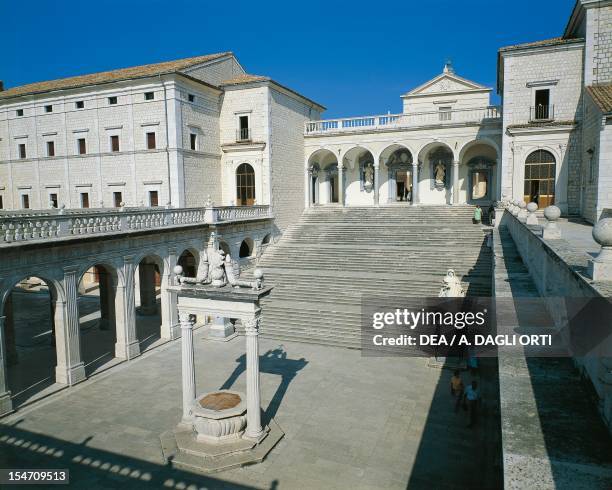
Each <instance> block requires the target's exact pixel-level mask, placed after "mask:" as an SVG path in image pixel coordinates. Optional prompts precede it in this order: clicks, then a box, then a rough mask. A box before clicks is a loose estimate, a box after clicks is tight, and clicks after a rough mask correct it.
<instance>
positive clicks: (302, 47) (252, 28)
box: [0, 0, 574, 117]
mask: <svg viewBox="0 0 612 490" xmlns="http://www.w3.org/2000/svg"><path fill="white" fill-rule="evenodd" d="M168 5H170V10H169V8H168ZM573 5H574V0H513V1H512V2H506V1H500V0H464V1H460V0H437V1H433V0H430V1H427V0H425V1H419V2H415V1H412V0H403V1H384V0H380V1H378V2H373V1H369V2H361V1H357V0H354V1H350V2H344V1H333V0H327V1H319V0H307V1H299V2H298V1H287V0H285V1H269V2H266V1H261V0H260V1H258V0H251V1H248V2H243V1H241V0H231V1H227V0H225V1H224V0H221V1H219V0H216V1H212V2H210V1H196V0H191V1H184V0H174V1H173V2H170V3H168V2H162V1H158V0H146V1H140V0H123V1H116V0H108V1H104V2H93V1H86V0H82V1H68V0H66V1H51V0H49V1H44V0H39V1H36V2H32V1H26V0H22V1H16V0H0V12H1V17H2V29H1V32H0V42H2V46H3V47H4V49H3V50H2V55H1V56H0V79H2V80H4V83H5V86H7V87H12V86H15V85H21V84H24V83H30V82H35V81H41V80H50V79H54V78H62V77H66V76H71V75H79V74H84V73H92V72H97V71H104V70H110V69H114V68H121V67H126V66H134V65H139V64H146V63H152V62H156V61H164V60H169V59H175V58H182V57H187V56H194V55H199V54H207V53H213V52H219V51H233V52H234V53H235V54H236V56H237V57H238V59H239V60H240V62H241V64H242V65H243V66H244V68H245V69H246V70H247V72H249V73H254V74H257V75H267V76H270V77H272V78H273V79H274V80H277V81H278V82H279V83H282V84H284V85H286V86H289V87H291V88H293V89H294V90H296V91H298V92H300V93H302V94H304V95H306V96H307V97H310V98H312V99H314V100H316V101H317V102H320V103H321V104H323V105H325V106H326V107H327V108H328V111H327V112H326V114H325V115H326V117H342V116H357V115H366V114H384V113H386V112H388V111H391V112H392V113H395V112H400V111H401V102H400V98H399V96H400V94H402V93H404V92H406V91H408V90H410V89H411V88H414V87H416V86H418V85H420V84H421V83H423V82H425V81H427V80H429V79H431V78H433V77H434V76H436V75H437V74H439V73H440V72H441V70H442V67H443V64H444V61H445V59H446V58H450V59H452V61H453V64H454V66H455V69H456V72H457V73H458V74H459V75H461V76H464V77H466V78H469V79H472V80H474V81H476V82H479V83H482V84H485V85H488V86H490V87H495V77H496V53H497V49H498V48H499V47H501V46H505V45H509V44H516V43H520V42H527V41H534V40H538V39H544V38H548V37H555V36H559V35H561V34H562V33H563V29H564V28H565V24H566V22H567V19H568V18H569V15H570V13H571V9H572V7H573Z"/></svg>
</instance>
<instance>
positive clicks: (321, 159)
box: [307, 149, 338, 205]
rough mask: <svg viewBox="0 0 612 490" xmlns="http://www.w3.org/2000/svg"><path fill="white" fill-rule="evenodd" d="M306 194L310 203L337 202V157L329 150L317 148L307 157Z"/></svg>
mask: <svg viewBox="0 0 612 490" xmlns="http://www.w3.org/2000/svg"><path fill="white" fill-rule="evenodd" d="M307 172H308V186H309V189H308V194H309V199H310V204H311V205H316V204H327V203H330V202H338V178H337V176H338V159H337V158H336V156H335V155H334V153H333V152H331V151H330V150H325V149H321V150H317V151H315V152H314V153H313V154H312V155H310V157H309V158H308V169H307Z"/></svg>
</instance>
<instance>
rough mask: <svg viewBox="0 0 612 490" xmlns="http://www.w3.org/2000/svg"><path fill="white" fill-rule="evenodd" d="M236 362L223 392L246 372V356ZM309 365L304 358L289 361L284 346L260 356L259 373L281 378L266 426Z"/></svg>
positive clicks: (265, 414) (266, 414)
mask: <svg viewBox="0 0 612 490" xmlns="http://www.w3.org/2000/svg"><path fill="white" fill-rule="evenodd" d="M236 362H237V363H238V365H237V366H236V367H235V368H234V371H233V372H232V374H230V376H229V378H227V380H226V381H225V383H223V385H222V386H221V389H222V390H229V389H230V388H231V387H232V386H233V385H234V383H235V382H236V380H237V379H238V378H239V377H240V376H241V375H242V373H244V372H245V371H246V354H242V355H241V356H240V357H239V358H238V359H236ZM307 364H308V361H307V360H306V359H304V358H303V357H301V358H300V359H289V358H288V357H287V351H285V349H284V347H283V346H282V345H279V346H278V347H277V348H276V349H270V350H269V351H268V352H266V353H265V354H262V355H260V356H259V371H260V372H261V373H265V374H275V375H277V376H280V377H281V383H280V385H279V387H278V388H277V389H276V392H275V393H274V396H273V397H272V400H270V403H269V404H268V408H267V409H266V411H265V413H264V416H263V422H264V424H268V423H269V422H270V420H272V419H273V418H274V416H275V415H276V412H277V411H278V408H279V407H280V404H281V402H282V400H283V398H284V396H285V394H286V393H287V389H288V388H289V385H290V384H291V382H292V381H293V379H294V378H295V377H296V376H297V374H298V373H299V372H300V371H301V370H302V369H303V368H304V367H305V366H306V365H307Z"/></svg>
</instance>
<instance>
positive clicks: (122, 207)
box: [119, 201, 125, 211]
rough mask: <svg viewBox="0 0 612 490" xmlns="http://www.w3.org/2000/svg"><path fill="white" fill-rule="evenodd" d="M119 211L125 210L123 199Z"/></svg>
mask: <svg viewBox="0 0 612 490" xmlns="http://www.w3.org/2000/svg"><path fill="white" fill-rule="evenodd" d="M119 211H125V203H124V202H123V201H121V202H120V203H119Z"/></svg>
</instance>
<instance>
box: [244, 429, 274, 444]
mask: <svg viewBox="0 0 612 490" xmlns="http://www.w3.org/2000/svg"><path fill="white" fill-rule="evenodd" d="M268 432H270V429H269V428H268V427H265V428H263V429H261V430H260V431H259V432H257V433H255V434H251V433H249V428H248V427H247V428H246V430H245V431H244V434H243V435H242V438H243V439H246V440H247V441H253V442H256V443H258V444H259V443H260V442H261V441H262V440H264V439H265V437H266V436H267V435H268Z"/></svg>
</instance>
